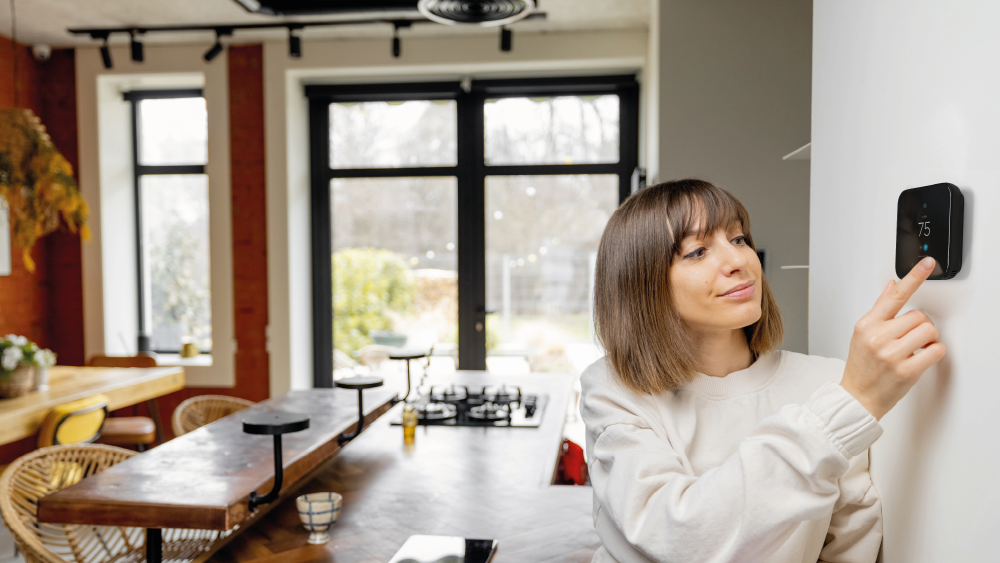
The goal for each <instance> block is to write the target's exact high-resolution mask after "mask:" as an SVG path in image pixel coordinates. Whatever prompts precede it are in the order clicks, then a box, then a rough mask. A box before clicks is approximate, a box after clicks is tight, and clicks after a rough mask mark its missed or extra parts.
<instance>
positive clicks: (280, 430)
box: [243, 411, 309, 512]
mask: <svg viewBox="0 0 1000 563" xmlns="http://www.w3.org/2000/svg"><path fill="white" fill-rule="evenodd" d="M306 428H309V417H308V416H306V415H304V414H296V413H292V412H281V411H265V412H254V413H250V414H248V415H247V416H245V417H243V431H244V432H246V433H247V434H258V435H270V436H274V487H273V488H272V489H271V492H269V493H267V494H266V495H258V494H257V491H253V492H251V493H250V512H253V511H254V510H255V509H256V508H257V507H258V506H260V505H262V504H267V503H269V502H274V500H275V499H277V498H278V493H280V492H281V482H282V480H283V478H284V468H283V467H282V463H281V435H282V434H289V433H292V432H299V431H302V430H305V429H306Z"/></svg>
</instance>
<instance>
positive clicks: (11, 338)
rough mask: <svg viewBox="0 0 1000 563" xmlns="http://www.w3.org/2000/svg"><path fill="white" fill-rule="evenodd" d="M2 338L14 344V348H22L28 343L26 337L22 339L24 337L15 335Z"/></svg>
mask: <svg viewBox="0 0 1000 563" xmlns="http://www.w3.org/2000/svg"><path fill="white" fill-rule="evenodd" d="M3 338H4V340H7V341H9V342H12V343H13V344H14V346H24V345H25V344H27V343H28V339H27V338H26V337H24V336H18V335H16V334H8V335H7V336H4V337H3Z"/></svg>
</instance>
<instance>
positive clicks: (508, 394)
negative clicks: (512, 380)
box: [483, 385, 521, 405]
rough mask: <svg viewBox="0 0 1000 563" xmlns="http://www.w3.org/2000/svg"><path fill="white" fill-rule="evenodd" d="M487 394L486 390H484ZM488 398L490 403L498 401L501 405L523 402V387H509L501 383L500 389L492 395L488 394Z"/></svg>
mask: <svg viewBox="0 0 1000 563" xmlns="http://www.w3.org/2000/svg"><path fill="white" fill-rule="evenodd" d="M483 393H484V394H486V390H485V389H484V390H483ZM486 400H487V401H488V402H490V403H496V404H499V405H509V404H511V403H520V402H521V388H520V387H515V388H514V390H513V391H512V390H509V389H507V386H506V385H501V386H500V388H499V389H497V390H496V391H494V392H493V393H492V395H488V396H487V397H486Z"/></svg>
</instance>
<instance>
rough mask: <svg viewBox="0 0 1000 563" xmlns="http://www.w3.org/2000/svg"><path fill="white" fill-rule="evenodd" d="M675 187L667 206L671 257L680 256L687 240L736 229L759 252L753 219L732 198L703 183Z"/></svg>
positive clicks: (698, 181) (688, 182) (696, 181)
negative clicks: (754, 234)
mask: <svg viewBox="0 0 1000 563" xmlns="http://www.w3.org/2000/svg"><path fill="white" fill-rule="evenodd" d="M673 184H675V187H674V188H673V189H672V190H671V191H670V193H669V195H668V196H667V197H666V201H665V202H664V203H665V204H666V212H667V225H668V229H669V231H670V241H671V245H670V255H671V257H673V256H675V255H676V254H678V253H679V252H680V247H681V242H682V241H683V240H684V239H685V238H686V237H689V236H695V237H699V238H702V237H705V236H707V235H711V234H712V233H714V232H716V231H718V230H720V229H726V230H728V229H730V228H733V227H735V226H739V227H740V228H741V229H742V230H743V231H744V235H746V237H747V241H748V242H749V243H750V247H751V248H755V247H754V246H753V242H752V241H751V240H750V216H749V214H748V213H747V210H746V208H744V207H743V204H741V203H740V202H739V201H738V200H737V199H736V198H735V197H733V196H732V194H730V193H729V192H727V191H725V190H723V189H722V188H719V187H716V186H715V185H713V184H709V183H708V182H704V181H701V180H679V181H677V182H673ZM671 261H672V260H671Z"/></svg>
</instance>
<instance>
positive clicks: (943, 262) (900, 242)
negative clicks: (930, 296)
mask: <svg viewBox="0 0 1000 563" xmlns="http://www.w3.org/2000/svg"><path fill="white" fill-rule="evenodd" d="M964 225H965V198H964V197H962V191H961V190H959V189H958V187H957V186H955V185H954V184H934V185H933V186H924V187H922V188H913V189H910V190H905V191H904V192H903V193H901V194H899V206H898V208H897V210H896V276H897V277H899V278H902V277H903V276H905V275H906V274H908V273H909V272H910V270H911V269H913V266H915V265H916V263H917V262H919V261H920V259H921V258H923V257H925V256H931V257H933V258H934V260H935V261H936V262H937V265H936V266H935V267H934V271H933V272H931V275H930V277H928V278H927V279H931V280H950V279H951V278H953V277H955V275H956V274H958V272H959V271H960V270H961V269H962V228H963V227H964Z"/></svg>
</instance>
